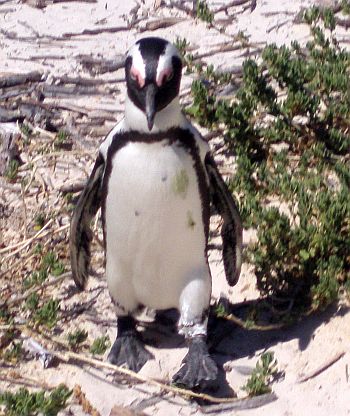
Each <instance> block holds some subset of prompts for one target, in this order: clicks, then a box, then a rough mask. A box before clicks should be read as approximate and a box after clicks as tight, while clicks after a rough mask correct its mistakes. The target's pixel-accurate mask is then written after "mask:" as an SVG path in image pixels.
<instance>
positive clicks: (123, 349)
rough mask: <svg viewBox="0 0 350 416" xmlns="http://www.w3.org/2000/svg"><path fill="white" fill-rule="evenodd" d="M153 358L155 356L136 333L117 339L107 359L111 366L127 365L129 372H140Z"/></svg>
mask: <svg viewBox="0 0 350 416" xmlns="http://www.w3.org/2000/svg"><path fill="white" fill-rule="evenodd" d="M152 358H154V357H153V355H152V354H151V353H150V352H149V351H147V350H146V348H145V347H144V346H143V343H142V342H141V341H140V340H139V339H138V337H137V334H136V333H135V334H130V335H122V336H120V337H117V339H116V340H115V342H114V344H113V346H112V348H111V351H110V352H109V354H108V358H107V359H108V361H109V362H110V363H111V364H115V365H119V366H121V365H124V364H126V366H127V367H128V368H129V370H132V371H135V372H138V371H140V370H141V368H142V367H143V366H144V365H145V364H146V362H147V361H148V360H150V359H152Z"/></svg>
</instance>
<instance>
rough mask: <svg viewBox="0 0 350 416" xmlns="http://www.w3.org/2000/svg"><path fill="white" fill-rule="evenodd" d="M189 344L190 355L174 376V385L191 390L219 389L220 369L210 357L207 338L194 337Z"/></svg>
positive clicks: (188, 354)
mask: <svg viewBox="0 0 350 416" xmlns="http://www.w3.org/2000/svg"><path fill="white" fill-rule="evenodd" d="M189 342H190V343H189V349H188V353H187V355H186V357H185V358H184V359H183V361H182V364H183V365H182V367H181V368H180V370H179V371H178V372H177V373H176V374H175V375H174V377H173V383H176V384H180V385H182V386H185V387H187V388H189V389H193V388H195V387H199V388H200V389H208V388H210V389H213V388H215V387H217V384H218V382H217V378H218V368H217V365H216V363H215V361H214V360H213V359H212V358H211V357H210V355H209V352H208V347H207V344H206V341H205V337H194V338H192V339H190V341H189Z"/></svg>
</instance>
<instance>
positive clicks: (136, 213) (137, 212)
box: [135, 209, 140, 217]
mask: <svg viewBox="0 0 350 416" xmlns="http://www.w3.org/2000/svg"><path fill="white" fill-rule="evenodd" d="M139 215H140V211H138V210H137V209H135V217H138V216H139Z"/></svg>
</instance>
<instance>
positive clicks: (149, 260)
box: [105, 142, 206, 308]
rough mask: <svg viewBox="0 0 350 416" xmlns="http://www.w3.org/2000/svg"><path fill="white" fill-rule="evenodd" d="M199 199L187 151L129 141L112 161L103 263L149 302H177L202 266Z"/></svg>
mask: <svg viewBox="0 0 350 416" xmlns="http://www.w3.org/2000/svg"><path fill="white" fill-rule="evenodd" d="M202 213H203V202H202V198H201V194H200V190H199V184H198V175H197V172H196V170H195V168H194V160H193V158H192V156H191V155H190V154H189V153H188V151H186V149H184V148H183V147H181V146H179V145H176V144H172V145H169V144H167V143H166V142H159V143H147V144H146V143H129V144H128V145H126V146H125V147H123V148H122V149H120V150H119V151H118V152H117V153H116V154H115V155H114V156H113V160H112V170H111V175H110V178H109V182H108V194H107V197H106V204H105V220H106V247H107V267H108V264H109V265H110V266H111V264H114V266H115V267H112V268H111V267H109V269H110V270H111V269H113V270H115V273H114V274H115V275H114V276H108V275H107V279H108V280H110V279H127V280H131V281H132V282H133V290H134V291H135V295H136V297H137V298H138V300H139V301H140V303H144V304H145V305H148V306H151V307H158V308H161V307H164V308H166V307H176V306H177V305H176V304H174V303H176V302H177V301H178V298H179V295H180V293H181V290H182V289H183V287H184V286H185V285H186V284H187V283H188V282H189V281H190V280H191V279H192V278H193V275H194V274H198V270H200V269H203V270H204V269H205V268H206V258H205V246H206V236H205V231H204V228H205V227H204V224H203V215H202Z"/></svg>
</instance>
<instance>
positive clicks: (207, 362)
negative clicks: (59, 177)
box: [173, 280, 218, 389]
mask: <svg viewBox="0 0 350 416" xmlns="http://www.w3.org/2000/svg"><path fill="white" fill-rule="evenodd" d="M209 300H210V287H209V290H208V285H207V281H206V280H203V281H198V280H197V281H194V282H192V283H190V284H189V285H188V286H187V288H186V289H185V291H184V292H183V294H182V296H181V301H180V313H181V317H180V321H179V333H180V334H183V335H185V338H186V341H187V343H188V353H187V355H186V356H185V358H184V359H183V361H182V366H181V368H180V370H179V371H178V372H177V373H176V374H175V375H174V377H173V382H174V383H176V384H180V385H182V386H185V387H187V388H190V389H193V388H195V387H197V388H199V389H214V388H216V387H217V385H218V380H217V379H218V368H217V365H216V363H215V361H214V360H213V359H212V358H211V357H210V354H209V351H208V346H207V342H206V341H207V324H208V314H209Z"/></svg>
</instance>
